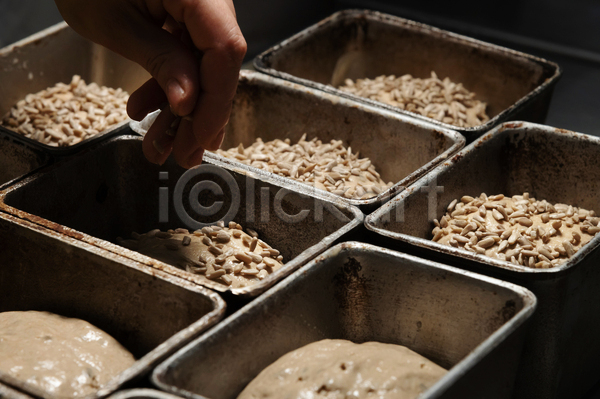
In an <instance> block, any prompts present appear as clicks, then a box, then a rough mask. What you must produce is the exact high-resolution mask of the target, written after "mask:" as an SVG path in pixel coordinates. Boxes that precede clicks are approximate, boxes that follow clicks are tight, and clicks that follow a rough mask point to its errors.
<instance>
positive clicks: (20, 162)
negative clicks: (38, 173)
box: [0, 132, 52, 187]
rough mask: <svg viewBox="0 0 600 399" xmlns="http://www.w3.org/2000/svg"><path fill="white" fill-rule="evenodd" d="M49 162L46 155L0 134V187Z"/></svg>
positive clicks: (49, 157) (49, 159) (48, 156)
mask: <svg viewBox="0 0 600 399" xmlns="http://www.w3.org/2000/svg"><path fill="white" fill-rule="evenodd" d="M51 160H52V157H51V156H50V155H48V154H47V153H45V152H43V151H40V150H39V149H37V148H34V147H32V146H31V145H29V144H27V143H25V142H23V141H21V140H15V139H14V138H13V137H12V136H9V135H6V134H4V133H3V132H0V187H2V186H4V185H8V184H10V182H11V181H15V180H16V179H18V178H20V177H22V176H25V175H27V174H28V173H31V172H32V171H34V170H35V169H37V168H39V167H42V166H46V165H48V164H49V163H50V162H51Z"/></svg>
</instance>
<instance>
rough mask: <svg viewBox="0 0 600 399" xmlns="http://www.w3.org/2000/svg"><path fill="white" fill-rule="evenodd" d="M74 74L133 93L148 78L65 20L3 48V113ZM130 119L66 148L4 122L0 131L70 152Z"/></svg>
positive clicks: (52, 151) (0, 70) (116, 130)
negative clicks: (24, 132) (29, 134)
mask: <svg viewBox="0 0 600 399" xmlns="http://www.w3.org/2000/svg"><path fill="white" fill-rule="evenodd" d="M73 75H80V76H81V77H82V78H83V79H84V80H85V82H86V83H87V84H90V83H92V82H95V83H97V84H98V85H104V86H108V87H113V88H115V89H116V88H119V87H120V88H122V89H123V90H125V91H127V92H129V94H131V93H132V92H133V91H134V90H135V89H137V88H138V87H139V86H141V85H142V84H143V83H144V82H145V81H146V80H148V79H149V78H150V75H149V74H148V73H147V72H146V71H145V70H144V69H143V68H142V67H140V66H139V65H137V64H135V63H134V62H132V61H129V60H127V59H125V58H124V57H121V56H120V55H118V54H116V53H113V52H111V51H110V50H107V49H106V48H104V47H102V46H100V45H98V44H95V43H93V42H91V41H89V40H87V39H85V38H83V37H82V36H80V35H79V34H77V33H76V32H75V31H74V30H73V29H71V28H70V27H69V26H68V25H67V24H66V23H65V22H61V23H59V24H56V25H54V26H51V27H50V28H47V29H45V30H42V31H40V32H38V33H36V34H34V35H32V36H29V37H27V38H25V39H23V40H21V41H19V42H17V43H14V44H11V45H9V46H7V47H5V48H3V49H0V118H2V117H3V116H4V115H5V114H6V113H7V112H8V111H10V109H11V107H12V106H13V105H14V104H16V103H17V101H19V100H21V99H23V98H25V96H26V95H27V94H30V93H37V92H38V91H40V90H43V89H45V88H47V87H50V86H54V85H55V84H56V83H59V82H63V83H69V82H70V81H71V78H72V76H73ZM128 124H129V120H125V121H123V122H121V123H119V124H117V125H115V126H114V127H112V128H109V129H106V130H104V131H103V132H100V133H99V134H97V135H95V136H93V137H92V138H89V139H86V140H83V141H82V142H80V143H77V144H75V145H72V146H68V147H51V146H49V145H46V144H42V143H40V142H38V141H36V140H32V139H28V138H26V137H25V136H23V135H21V134H19V133H17V132H15V131H13V130H11V129H9V128H7V127H5V126H0V131H2V132H5V133H7V134H9V135H12V136H13V137H15V138H16V139H18V140H20V141H23V142H27V143H29V144H31V145H32V146H34V147H37V148H39V149H41V150H43V151H45V152H47V153H50V154H53V155H59V156H66V155H71V154H73V153H75V152H77V151H80V150H81V149H83V148H85V147H86V146H88V145H89V144H93V143H95V142H98V141H100V140H102V139H103V138H106V137H109V136H113V135H115V134H119V133H120V132H123V130H124V129H126V127H127V125H128Z"/></svg>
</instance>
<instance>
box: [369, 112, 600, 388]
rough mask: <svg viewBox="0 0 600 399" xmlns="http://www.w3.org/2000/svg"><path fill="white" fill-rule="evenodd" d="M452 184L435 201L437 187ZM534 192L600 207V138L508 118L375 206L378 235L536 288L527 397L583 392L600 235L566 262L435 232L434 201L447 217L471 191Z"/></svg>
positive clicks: (598, 325)
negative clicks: (519, 262)
mask: <svg viewBox="0 0 600 399" xmlns="http://www.w3.org/2000/svg"><path fill="white" fill-rule="evenodd" d="M428 184H433V186H437V187H440V186H441V187H443V192H441V193H439V194H438V195H437V200H436V202H435V208H433V209H430V208H429V197H428V193H429V192H431V189H432V188H433V189H435V188H434V187H431V188H428V187H427V186H428ZM482 192H485V193H487V194H490V195H491V194H498V193H503V194H505V195H515V194H522V193H523V192H529V193H530V195H531V196H532V197H535V198H538V199H546V200H548V201H550V202H553V203H554V202H561V203H566V204H572V205H574V206H581V207H584V208H586V209H594V210H600V139H598V138H596V137H593V136H587V135H582V134H577V133H573V132H568V131H565V130H561V129H554V128H551V127H547V126H542V125H535V124H530V123H521V122H513V123H505V124H504V125H501V126H500V127H498V128H496V129H494V130H493V131H492V132H490V133H488V134H486V135H484V136H483V137H482V138H481V139H479V140H478V141H476V142H475V143H473V144H471V145H469V146H468V147H466V148H465V149H464V150H462V151H460V152H459V153H458V154H456V155H455V156H454V157H453V158H452V159H450V160H449V161H448V162H445V163H444V164H443V165H441V166H440V167H438V168H436V169H435V170H434V171H433V172H431V174H429V175H428V176H427V177H425V178H423V179H422V180H421V181H419V182H418V183H416V184H415V185H413V186H411V187H409V188H408V189H407V190H406V191H405V192H404V193H402V194H400V195H398V196H397V197H396V198H394V199H392V200H391V201H390V202H389V203H388V204H386V205H384V206H383V207H382V208H380V209H379V210H377V211H376V212H374V213H373V214H372V215H370V216H369V217H368V218H367V220H366V222H365V224H366V226H367V228H368V229H370V230H372V231H374V232H376V233H377V234H378V235H377V236H374V237H371V240H374V241H377V242H380V243H381V244H382V245H385V246H390V247H392V248H397V249H402V250H405V251H408V252H410V253H414V254H418V255H420V256H423V257H425V258H428V259H432V260H437V261H440V262H443V263H446V264H450V265H455V266H458V267H461V268H465V269H468V270H472V271H476V272H479V273H482V274H486V275H490V276H492V277H496V278H500V279H503V280H506V281H510V282H513V283H515V284H520V285H522V286H524V287H527V288H529V289H530V290H531V291H532V292H533V293H534V294H535V295H536V296H537V297H538V300H539V304H538V310H537V311H536V314H535V315H534V317H533V318H532V328H531V329H530V332H529V335H528V337H527V340H526V343H525V350H524V352H523V359H522V362H521V369H520V371H519V374H518V375H519V377H518V380H517V387H518V390H517V393H518V395H517V397H523V398H529V397H543V398H562V397H579V396H581V395H582V394H583V393H585V392H586V390H588V389H589V388H590V387H591V385H593V383H594V382H595V381H596V380H597V370H598V367H599V366H600V361H599V360H598V359H599V355H600V342H599V341H598V339H597V338H598V336H599V335H600V292H599V291H598V288H597V287H598V285H599V284H600V268H598V263H599V262H600V250H599V249H598V247H599V244H600V236H597V237H595V238H593V239H592V241H591V242H590V243H589V244H588V245H586V246H585V247H584V248H583V249H581V250H580V251H578V252H577V253H576V254H575V256H574V257H572V258H571V259H569V260H568V261H567V262H566V263H565V264H563V265H560V266H558V267H555V268H552V269H531V268H527V267H524V266H515V265H512V264H511V263H509V262H503V261H500V260H498V259H492V258H488V257H485V256H482V255H474V254H472V253H470V252H468V251H466V250H463V249H458V248H453V247H449V246H445V245H442V244H438V243H436V242H433V241H431V230H432V228H433V223H432V222H431V221H430V220H428V210H432V211H433V215H432V218H433V217H437V218H440V217H441V216H442V215H443V213H444V211H445V209H446V206H447V205H448V203H450V201H452V200H453V199H455V198H460V197H461V196H463V195H474V196H478V195H479V194H480V193H482Z"/></svg>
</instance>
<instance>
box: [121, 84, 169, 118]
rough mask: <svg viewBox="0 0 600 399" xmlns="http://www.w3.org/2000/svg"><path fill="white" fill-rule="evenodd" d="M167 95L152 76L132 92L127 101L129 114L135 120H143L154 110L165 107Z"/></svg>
mask: <svg viewBox="0 0 600 399" xmlns="http://www.w3.org/2000/svg"><path fill="white" fill-rule="evenodd" d="M167 102H168V100H167V96H166V95H165V92H164V91H163V89H162V88H161V87H160V85H159V84H158V82H157V81H156V79H154V78H152V79H150V80H148V81H147V82H146V83H144V84H143V85H142V86H141V87H140V88H139V89H137V90H136V91H134V92H133V93H131V95H130V96H129V100H128V101H127V114H128V115H129V117H130V118H131V119H133V120H135V121H141V120H142V119H144V118H145V117H146V115H148V114H149V113H150V112H152V111H156V110H157V109H159V108H164V104H165V103H167Z"/></svg>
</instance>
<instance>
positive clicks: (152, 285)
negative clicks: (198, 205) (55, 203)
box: [0, 213, 225, 399]
mask: <svg viewBox="0 0 600 399" xmlns="http://www.w3.org/2000/svg"><path fill="white" fill-rule="evenodd" d="M0 242H2V249H1V250H0V312H2V311H26V310H38V311H49V312H53V313H56V314H60V315H63V316H67V317H76V318H80V319H83V320H86V321H88V322H90V323H92V324H93V325H95V326H97V327H98V328H100V329H102V330H104V331H106V332H107V333H109V334H110V335H112V336H113V337H114V338H115V339H117V341H119V342H120V343H121V344H122V345H123V346H124V347H125V348H127V349H128V350H129V351H130V352H131V353H133V355H134V356H135V357H136V359H137V361H136V363H134V364H133V365H132V366H131V367H130V368H128V369H126V370H125V371H123V372H122V373H121V374H119V375H118V376H116V377H115V378H113V379H112V380H111V381H110V382H109V383H108V384H107V385H105V386H104V387H103V388H101V389H100V390H98V391H97V392H96V393H95V394H94V395H92V396H91V397H92V398H99V397H103V396H106V395H109V394H111V393H113V392H114V391H115V390H117V389H119V388H121V387H123V386H127V385H128V384H131V383H133V382H134V381H136V380H139V379H140V378H142V377H143V376H145V375H147V374H148V373H149V372H150V371H151V370H152V368H153V367H154V366H155V365H156V364H157V363H158V362H159V361H161V360H163V359H164V358H165V357H166V356H168V355H169V354H171V353H173V352H174V351H175V350H176V349H178V348H180V347H182V346H183V345H184V344H186V343H187V342H189V341H190V340H191V339H192V338H194V337H196V336H198V334H200V333H201V332H202V331H204V330H206V329H207V328H209V327H211V326H212V325H214V324H215V323H216V322H218V321H219V320H220V319H221V317H223V314H224V312H225V303H224V302H223V300H222V299H221V298H220V297H219V296H218V295H217V294H216V293H214V292H212V291H210V290H207V289H205V288H202V287H199V286H197V285H195V284H192V283H189V282H187V281H184V280H181V279H178V278H176V277H174V276H172V275H169V274H167V273H164V272H162V271H159V270H156V269H153V268H150V267H147V266H144V265H140V264H138V263H136V262H132V261H131V260H128V259H126V258H123V257H120V256H117V255H115V254H113V253H110V252H108V251H105V250H102V249H99V248H98V247H94V246H91V245H89V244H86V243H84V242H82V241H79V240H76V239H73V238H71V237H68V236H65V235H62V234H59V233H57V232H55V231H51V230H48V229H46V228H43V227H41V226H39V225H36V224H34V223H31V222H28V221H25V220H21V219H18V218H15V217H13V216H10V215H8V214H5V213H0ZM0 382H2V383H5V384H9V385H11V386H13V387H17V388H18V389H20V390H22V391H23V392H26V393H27V394H29V395H32V396H38V397H42V398H48V399H52V398H53V397H52V396H51V395H49V394H47V393H44V392H42V391H40V390H39V389H37V388H35V387H32V386H30V385H28V384H26V383H25V382H23V381H18V380H15V379H14V378H12V377H10V376H8V375H7V374H5V373H3V372H2V371H0ZM0 393H1V391H0ZM8 396H9V397H12V396H11V395H8Z"/></svg>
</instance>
